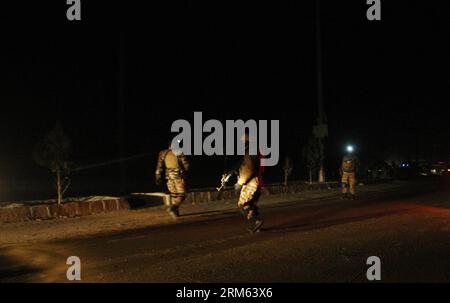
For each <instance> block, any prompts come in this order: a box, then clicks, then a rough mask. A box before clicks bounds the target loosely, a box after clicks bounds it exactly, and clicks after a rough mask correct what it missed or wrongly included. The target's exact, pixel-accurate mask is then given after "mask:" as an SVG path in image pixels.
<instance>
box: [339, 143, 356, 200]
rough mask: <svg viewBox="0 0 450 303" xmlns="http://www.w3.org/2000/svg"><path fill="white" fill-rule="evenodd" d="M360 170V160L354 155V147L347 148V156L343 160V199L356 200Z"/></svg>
mask: <svg viewBox="0 0 450 303" xmlns="http://www.w3.org/2000/svg"><path fill="white" fill-rule="evenodd" d="M357 169H358V160H357V158H356V157H355V156H354V155H353V147H351V146H349V147H347V154H346V155H345V156H344V157H343V158H342V163H341V168H340V170H339V171H340V174H341V182H342V198H343V199H356V195H355V187H356V173H357Z"/></svg>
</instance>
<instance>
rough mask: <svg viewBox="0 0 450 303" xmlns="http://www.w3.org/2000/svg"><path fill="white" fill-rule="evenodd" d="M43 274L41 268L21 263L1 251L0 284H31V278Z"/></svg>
mask: <svg viewBox="0 0 450 303" xmlns="http://www.w3.org/2000/svg"><path fill="white" fill-rule="evenodd" d="M41 272H42V270H41V269H40V268H37V267H34V266H30V265H28V264H23V263H19V262H17V261H16V260H14V259H13V258H11V257H8V256H6V255H5V254H4V250H0V282H19V281H20V282H31V276H33V275H36V274H39V273H41Z"/></svg>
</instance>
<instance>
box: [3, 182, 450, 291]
mask: <svg viewBox="0 0 450 303" xmlns="http://www.w3.org/2000/svg"><path fill="white" fill-rule="evenodd" d="M262 214H263V217H264V220H265V224H264V227H263V229H262V231H261V232H260V233H257V234H253V235H252V234H250V233H249V232H247V231H246V223H245V221H244V220H243V218H242V217H241V216H240V215H239V214H238V213H237V212H236V211H223V212H219V213H217V212H213V213H211V214H209V213H204V214H201V216H200V217H198V216H197V217H195V219H191V218H190V217H191V215H186V216H184V217H181V218H180V219H179V220H178V221H177V222H176V224H162V225H159V226H150V227H144V228H138V229H132V230H125V231H120V230H119V231H115V232H111V233H107V234H99V235H90V236H87V237H86V236H85V237H70V238H68V239H58V240H54V241H45V242H39V243H33V244H21V245H19V244H18V245H12V246H8V247H3V248H1V249H0V281H8V282H55V281H56V282H67V279H66V270H67V268H68V267H69V266H68V265H66V260H67V258H68V257H69V256H78V257H79V258H80V260H81V279H82V280H81V281H82V282H365V281H367V278H366V271H367V269H368V268H369V267H370V265H367V264H366V261H367V258H368V257H370V256H377V257H379V258H380V260H381V281H382V282H450V186H449V182H448V178H446V179H441V180H439V181H438V182H437V183H433V184H428V185H426V186H425V185H422V184H421V183H412V184H411V185H410V186H409V187H408V188H407V189H404V190H401V191H400V190H399V191H396V192H389V193H383V192H379V193H371V194H366V195H361V197H360V199H358V200H356V201H352V200H341V199H338V198H328V199H323V200H321V201H311V202H308V201H301V202H300V201H289V202H286V203H278V204H275V205H267V206H265V207H263V208H262Z"/></svg>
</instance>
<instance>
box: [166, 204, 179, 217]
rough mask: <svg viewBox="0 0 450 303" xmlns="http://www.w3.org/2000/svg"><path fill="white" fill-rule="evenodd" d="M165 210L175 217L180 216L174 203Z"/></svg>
mask: <svg viewBox="0 0 450 303" xmlns="http://www.w3.org/2000/svg"><path fill="white" fill-rule="evenodd" d="M167 211H168V212H169V214H170V215H171V216H172V217H173V218H175V219H176V218H178V217H179V216H180V211H179V209H178V206H177V205H174V204H172V205H170V206H169V208H168V209H167Z"/></svg>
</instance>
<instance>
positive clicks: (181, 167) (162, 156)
mask: <svg viewBox="0 0 450 303" xmlns="http://www.w3.org/2000/svg"><path fill="white" fill-rule="evenodd" d="M188 170H189V161H188V159H187V158H186V156H185V155H184V154H183V153H182V152H181V151H179V150H176V149H173V148H171V147H170V145H169V148H168V149H165V150H163V151H161V152H160V153H159V156H158V162H157V165H156V173H155V181H156V184H157V185H161V183H162V175H163V174H165V177H166V185H167V189H168V190H169V193H170V205H169V208H168V209H167V211H168V212H169V213H170V214H171V215H172V216H173V217H174V218H177V217H179V215H180V212H179V208H180V205H181V204H182V203H183V202H184V200H185V198H186V181H185V179H186V173H187V172H188Z"/></svg>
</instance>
